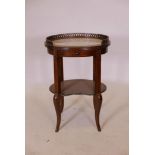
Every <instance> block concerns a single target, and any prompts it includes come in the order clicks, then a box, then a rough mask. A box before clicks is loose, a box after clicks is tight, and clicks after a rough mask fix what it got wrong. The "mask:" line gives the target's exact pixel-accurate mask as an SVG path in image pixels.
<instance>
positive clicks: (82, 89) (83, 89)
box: [49, 79, 106, 96]
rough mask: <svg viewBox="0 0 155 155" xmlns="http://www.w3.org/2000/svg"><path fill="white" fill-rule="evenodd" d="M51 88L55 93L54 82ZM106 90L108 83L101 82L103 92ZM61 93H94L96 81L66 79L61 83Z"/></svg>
mask: <svg viewBox="0 0 155 155" xmlns="http://www.w3.org/2000/svg"><path fill="white" fill-rule="evenodd" d="M49 90H50V91H51V92H52V93H54V94H55V90H54V84H52V85H51V86H50V88H49ZM104 91H106V85H104V84H103V83H101V93H103V92H104ZM61 94H62V95H63V96H68V95H94V82H93V80H85V79H73V80H65V81H63V82H62V83H61Z"/></svg>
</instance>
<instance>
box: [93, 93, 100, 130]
mask: <svg viewBox="0 0 155 155" xmlns="http://www.w3.org/2000/svg"><path fill="white" fill-rule="evenodd" d="M93 103H94V109H95V120H96V126H97V129H98V131H101V127H100V122H99V115H100V110H101V105H102V95H101V94H96V95H94V96H93Z"/></svg>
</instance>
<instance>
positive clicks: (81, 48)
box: [45, 33, 110, 57]
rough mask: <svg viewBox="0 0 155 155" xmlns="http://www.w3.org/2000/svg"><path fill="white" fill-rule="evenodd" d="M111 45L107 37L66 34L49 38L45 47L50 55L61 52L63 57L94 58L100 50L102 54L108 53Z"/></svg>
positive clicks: (90, 34)
mask: <svg viewBox="0 0 155 155" xmlns="http://www.w3.org/2000/svg"><path fill="white" fill-rule="evenodd" d="M109 45H110V40H109V37H108V36H107V35H102V34H92V33H66V34H58V35H52V36H48V37H47V38H46V41H45V46H46V47H47V49H48V53H49V54H52V55H54V51H58V52H60V53H59V55H61V56H67V57H68V56H71V57H74V56H75V57H80V56H92V55H93V54H94V52H95V51H98V50H100V51H101V54H104V53H106V52H107V50H106V48H107V47H108V46H109Z"/></svg>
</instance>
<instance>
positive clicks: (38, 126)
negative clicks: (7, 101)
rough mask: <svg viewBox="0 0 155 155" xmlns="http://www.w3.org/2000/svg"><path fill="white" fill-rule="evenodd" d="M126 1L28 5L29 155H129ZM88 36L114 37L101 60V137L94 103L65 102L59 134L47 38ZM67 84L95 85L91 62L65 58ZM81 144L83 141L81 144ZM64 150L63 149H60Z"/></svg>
mask: <svg viewBox="0 0 155 155" xmlns="http://www.w3.org/2000/svg"><path fill="white" fill-rule="evenodd" d="M128 26H129V23H128V1H127V0H44V1H43V0H33V1H32V0H31V1H30V0H26V154H27V155H33V154H37V155H42V154H46V155H48V154H50V155H51V154H54V155H59V154H60V155H62V154H66V155H74V154H77V155H79V154H80V155H82V154H83V155H86V154H89V155H91V154H92V155H94V154H96V155H117V154H119V155H120V154H123V155H126V154H128V65H129V63H128V50H129V47H128V33H129V32H128ZM69 32H88V33H101V34H107V35H109V36H110V40H111V46H110V47H109V50H108V53H107V54H105V55H103V56H102V81H103V82H104V83H106V85H107V87H108V90H107V92H106V93H104V94H103V99H104V100H103V105H102V110H101V124H102V132H101V133H97V130H96V127H95V121H94V111H93V105H92V98H91V97H87V96H70V97H66V100H65V103H66V104H65V109H64V113H63V119H62V127H61V130H60V132H59V133H58V134H55V132H54V128H55V119H56V116H55V111H54V106H53V104H52V97H53V96H52V94H50V92H49V91H48V87H49V85H50V84H51V83H53V59H52V56H50V55H48V54H47V49H46V48H45V47H44V41H45V38H46V36H48V35H52V34H57V33H69ZM64 72H65V79H70V78H88V79H92V74H93V72H92V58H91V57H90V58H65V59H64ZM81 139H82V141H81ZM94 140H95V142H94ZM60 148H61V149H60Z"/></svg>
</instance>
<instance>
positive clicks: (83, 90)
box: [45, 33, 110, 132]
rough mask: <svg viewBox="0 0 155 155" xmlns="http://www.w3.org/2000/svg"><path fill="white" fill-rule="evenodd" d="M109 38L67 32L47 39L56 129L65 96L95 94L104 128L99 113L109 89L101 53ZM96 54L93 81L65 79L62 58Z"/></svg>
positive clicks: (97, 124) (104, 51) (96, 114)
mask: <svg viewBox="0 0 155 155" xmlns="http://www.w3.org/2000/svg"><path fill="white" fill-rule="evenodd" d="M109 45H110V41H109V37H108V36H106V35H101V34H90V33H67V34H58V35H52V36H49V37H47V38H46V41H45V46H46V47H47V50H48V53H49V54H51V55H53V59H54V84H52V85H51V86H50V88H49V90H50V91H51V92H52V93H54V97H53V102H54V106H55V110H56V115H57V124H56V129H55V131H56V132H58V131H59V127H60V122H61V113H62V112H63V107H64V96H68V95H93V104H94V110H95V120H96V126H97V129H98V131H101V127H100V123H99V113H100V109H101V104H102V95H101V93H103V92H104V91H105V90H106V86H105V84H103V83H101V54H105V53H106V52H107V47H108V46H109ZM90 56H92V57H93V80H87V79H72V80H64V73H63V72H64V71H63V57H90Z"/></svg>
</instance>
